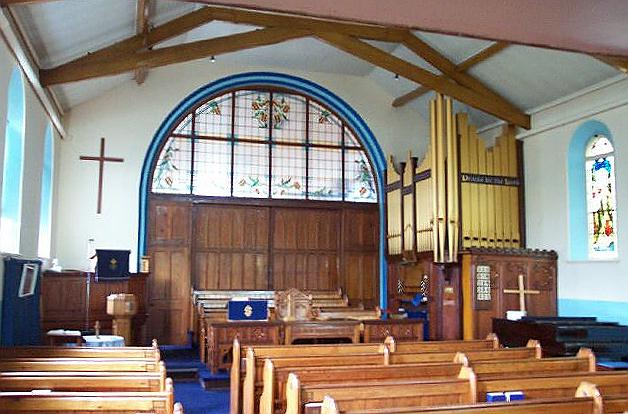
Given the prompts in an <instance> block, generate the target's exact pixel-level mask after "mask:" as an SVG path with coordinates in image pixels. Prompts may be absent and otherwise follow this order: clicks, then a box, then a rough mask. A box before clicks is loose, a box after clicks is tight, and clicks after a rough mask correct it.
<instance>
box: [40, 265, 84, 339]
mask: <svg viewBox="0 0 628 414" xmlns="http://www.w3.org/2000/svg"><path fill="white" fill-rule="evenodd" d="M86 295H87V290H86V274H85V273H84V272H79V271H67V272H62V273H53V272H44V277H43V279H42V283H41V314H42V331H43V332H47V331H49V330H51V329H87V328H89V324H88V322H87V318H86V314H85V312H86V307H87V296H86Z"/></svg>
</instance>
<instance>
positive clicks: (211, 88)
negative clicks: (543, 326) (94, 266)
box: [137, 72, 388, 309]
mask: <svg viewBox="0 0 628 414" xmlns="http://www.w3.org/2000/svg"><path fill="white" fill-rule="evenodd" d="M251 86H271V87H283V88H288V89H292V90H295V91H297V92H299V93H302V94H304V95H308V96H310V97H312V98H315V99H317V100H319V101H321V102H323V103H324V104H325V105H327V106H329V107H330V108H331V109H333V110H334V111H335V112H336V113H338V114H339V115H340V116H341V117H342V118H343V119H344V121H345V122H346V123H347V124H348V125H349V126H350V127H351V128H352V129H353V130H354V131H355V133H356V134H357V136H358V138H359V139H360V141H361V142H362V144H363V145H364V149H365V150H366V152H367V153H368V155H369V157H370V159H371V162H372V163H373V169H374V170H375V174H376V177H377V183H378V186H377V189H378V190H377V191H378V198H379V226H380V232H379V233H380V237H379V257H380V260H379V274H380V288H379V289H380V306H381V307H382V309H385V308H386V305H387V304H386V289H387V280H388V278H387V266H386V255H385V237H384V233H385V232H384V229H385V211H384V200H385V198H384V177H385V172H386V157H385V155H384V152H383V151H382V149H381V147H380V146H379V143H378V142H377V139H376V138H375V135H373V132H372V131H371V130H370V128H369V127H368V125H367V124H366V122H364V120H363V119H362V117H360V115H359V114H358V113H357V112H356V111H355V110H354V109H353V108H352V107H351V106H350V105H349V104H348V103H346V102H345V101H344V100H343V99H341V98H340V97H339V96H337V95H336V94H334V93H333V92H331V91H330V90H328V89H326V88H324V87H322V86H320V85H318V84H316V83H314V82H311V81H309V80H306V79H303V78H299V77H296V76H290V75H285V74H281V73H273V72H248V73H241V74H237V75H232V76H228V77H225V78H222V79H218V80H216V81H214V82H211V83H209V84H207V85H205V86H202V87H200V88H199V89H197V90H196V91H194V92H192V93H191V94H190V95H188V96H187V97H186V98H184V99H183V100H182V101H181V102H180V103H179V104H178V105H177V106H176V107H175V108H174V109H173V110H172V112H170V114H169V115H168V116H167V117H166V118H165V119H164V121H163V122H162V123H161V125H160V126H159V128H158V129H157V132H156V133H155V135H154V136H153V140H152V141H151V143H150V145H149V146H148V150H147V151H146V156H145V158H144V164H143V166H142V175H141V180H140V192H139V193H140V200H139V229H138V255H137V256H138V268H139V261H140V258H141V256H142V255H144V254H146V247H147V246H146V230H147V228H146V226H147V207H148V205H147V203H148V194H149V192H150V173H151V166H152V165H153V163H154V161H155V159H156V158H157V157H158V156H159V152H158V151H159V148H160V144H161V143H162V142H163V140H165V139H166V138H167V134H168V132H169V131H170V130H171V129H172V127H173V126H174V125H175V122H177V120H178V119H179V118H180V117H181V116H182V115H183V114H184V113H186V112H187V111H189V110H190V109H191V108H192V107H193V106H194V105H195V104H196V103H198V102H199V101H201V100H203V99H205V98H207V97H209V96H211V95H216V94H218V93H219V92H221V91H224V90H228V89H233V88H245V87H251Z"/></svg>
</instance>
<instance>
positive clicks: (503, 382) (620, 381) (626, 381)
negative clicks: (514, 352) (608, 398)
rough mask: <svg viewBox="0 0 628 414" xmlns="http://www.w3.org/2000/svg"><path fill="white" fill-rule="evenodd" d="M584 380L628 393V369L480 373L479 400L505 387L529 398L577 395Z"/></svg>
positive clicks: (605, 389) (604, 390)
mask: <svg viewBox="0 0 628 414" xmlns="http://www.w3.org/2000/svg"><path fill="white" fill-rule="evenodd" d="M582 382H589V383H593V384H595V385H596V386H597V387H598V389H599V390H600V391H601V392H602V393H603V394H607V395H612V394H626V393H628V373H626V372H616V371H606V372H582V373H581V372H578V373H570V374H562V373H545V374H532V375H521V376H519V377H518V378H503V377H491V376H478V378H477V392H478V401H485V400H486V393H488V392H501V391H523V392H524V393H525V396H526V399H538V398H554V397H568V396H570V395H574V393H575V391H576V389H577V388H578V386H579V385H580V383H582Z"/></svg>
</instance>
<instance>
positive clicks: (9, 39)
mask: <svg viewBox="0 0 628 414" xmlns="http://www.w3.org/2000/svg"><path fill="white" fill-rule="evenodd" d="M0 39H2V40H3V41H4V42H5V44H6V45H7V48H8V49H9V51H10V53H11V54H12V55H13V57H14V58H15V60H16V61H17V63H18V65H19V66H20V69H21V70H22V73H23V74H24V76H25V77H26V79H27V81H28V83H29V85H30V86H31V88H32V89H33V91H34V92H35V95H36V96H37V99H38V100H39V102H40V103H41V106H42V108H43V110H44V111H45V112H46V114H47V115H48V118H49V119H50V122H51V123H52V125H53V126H54V128H55V130H57V132H58V133H59V136H60V137H61V138H65V136H66V135H67V134H66V131H65V128H64V126H63V122H62V119H63V110H62V108H61V107H60V106H59V105H58V104H57V102H56V101H55V97H54V94H53V93H52V91H50V90H48V89H47V88H45V87H44V86H43V85H42V84H41V82H40V81H39V76H38V72H39V67H38V66H37V63H36V62H35V59H34V58H33V54H32V52H31V50H30V48H29V47H28V44H27V43H26V41H25V40H24V37H23V36H22V33H21V31H20V30H19V27H18V24H17V22H16V21H15V18H14V16H13V14H12V13H11V10H10V9H2V10H0Z"/></svg>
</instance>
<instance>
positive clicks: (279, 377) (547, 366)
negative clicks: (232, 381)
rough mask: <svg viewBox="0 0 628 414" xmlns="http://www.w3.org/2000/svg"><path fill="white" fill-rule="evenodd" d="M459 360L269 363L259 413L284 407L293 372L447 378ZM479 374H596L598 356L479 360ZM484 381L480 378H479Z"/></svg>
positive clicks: (310, 378)
mask: <svg viewBox="0 0 628 414" xmlns="http://www.w3.org/2000/svg"><path fill="white" fill-rule="evenodd" d="M460 355H463V354H459V356H458V358H457V359H456V361H455V363H448V364H433V363H427V364H409V365H389V366H368V365H362V366H335V367H313V368H312V367H310V368H303V367H284V368H280V369H275V368H274V364H273V361H272V360H270V359H267V360H266V363H265V366H264V374H263V392H262V397H261V398H260V413H261V414H270V413H272V412H273V411H274V407H275V405H276V399H277V398H279V401H280V403H279V404H278V406H279V407H283V406H284V404H283V403H284V400H283V398H282V395H283V393H284V387H283V384H284V383H285V381H286V380H287V377H288V375H289V374H290V373H294V374H296V375H297V376H298V377H299V379H300V380H301V382H302V383H306V384H308V385H312V384H331V383H337V382H347V381H355V380H361V381H372V380H390V379H423V378H435V377H447V376H450V377H451V376H452V375H454V374H457V373H458V371H459V370H460V368H461V367H462V366H469V362H468V360H467V358H466V357H464V356H463V357H460ZM471 367H472V368H473V370H474V372H475V373H476V375H479V374H480V373H482V374H490V375H491V376H492V377H494V376H497V375H501V376H504V377H507V376H510V377H512V376H518V375H521V374H532V373H535V374H541V373H546V372H561V373H569V372H589V371H595V356H594V355H593V353H592V352H591V351H590V350H582V351H581V352H580V353H579V356H577V357H572V358H548V359H527V360H518V359H515V360H503V361H479V362H475V363H473V364H471ZM480 378H481V377H480Z"/></svg>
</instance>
